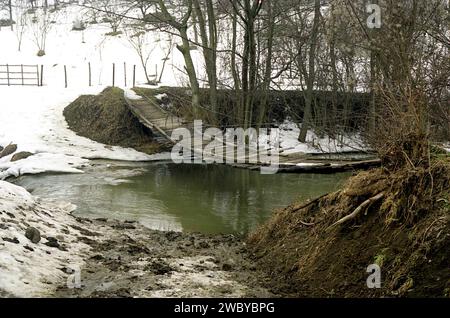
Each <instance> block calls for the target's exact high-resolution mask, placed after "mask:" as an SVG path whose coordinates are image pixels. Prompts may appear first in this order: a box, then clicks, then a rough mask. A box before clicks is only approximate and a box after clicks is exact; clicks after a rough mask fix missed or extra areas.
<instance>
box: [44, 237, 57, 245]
mask: <svg viewBox="0 0 450 318" xmlns="http://www.w3.org/2000/svg"><path fill="white" fill-rule="evenodd" d="M44 244H45V245H47V246H49V247H55V248H59V247H60V244H59V242H58V240H57V239H56V238H54V237H51V236H49V237H47V242H45V243H44Z"/></svg>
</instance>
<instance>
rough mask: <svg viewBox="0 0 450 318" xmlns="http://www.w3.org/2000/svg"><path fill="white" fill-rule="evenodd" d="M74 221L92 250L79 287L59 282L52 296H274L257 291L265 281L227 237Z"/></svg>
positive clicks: (242, 248)
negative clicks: (70, 286) (71, 286)
mask: <svg viewBox="0 0 450 318" xmlns="http://www.w3.org/2000/svg"><path fill="white" fill-rule="evenodd" d="M77 222H78V223H79V227H76V228H77V229H79V230H80V231H81V233H82V234H83V236H82V237H80V241H81V242H83V243H84V244H87V245H88V246H90V248H91V249H90V252H89V254H88V255H87V257H86V260H85V261H86V262H85V264H84V265H83V266H82V267H81V272H80V274H81V287H80V288H69V287H68V286H67V284H65V283H63V284H61V285H60V286H59V287H58V288H57V290H56V293H55V294H54V295H53V296H54V297H272V296H274V294H273V293H272V292H270V291H269V290H268V289H266V288H263V287H261V286H262V285H263V284H266V283H267V281H268V279H267V278H265V276H264V275H263V274H262V273H261V272H259V271H258V270H257V268H256V266H255V265H254V264H253V263H252V262H251V261H249V258H248V255H247V252H246V246H245V244H244V242H243V241H242V240H241V239H239V238H237V237H234V236H232V235H214V236H212V235H202V234H189V233H178V232H159V231H153V230H149V229H147V228H144V227H143V226H141V225H140V224H138V223H134V222H120V221H115V220H106V219H97V220H87V219H80V218H77ZM81 229H82V230H81ZM67 277H68V278H69V274H68V275H67ZM264 282H265V283H264Z"/></svg>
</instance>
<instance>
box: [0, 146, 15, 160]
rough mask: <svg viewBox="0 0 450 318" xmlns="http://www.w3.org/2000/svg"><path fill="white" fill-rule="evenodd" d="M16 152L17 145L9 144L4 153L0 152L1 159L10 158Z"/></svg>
mask: <svg viewBox="0 0 450 318" xmlns="http://www.w3.org/2000/svg"><path fill="white" fill-rule="evenodd" d="M16 150H17V145H16V144H9V145H8V146H6V147H5V149H3V150H2V152H0V158H3V157H6V156H9V155H10V154H13V153H14V152H16Z"/></svg>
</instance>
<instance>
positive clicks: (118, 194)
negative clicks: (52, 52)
mask: <svg viewBox="0 0 450 318" xmlns="http://www.w3.org/2000/svg"><path fill="white" fill-rule="evenodd" d="M84 171H85V173H84V174H40V175H31V176H29V175H28V176H21V177H19V178H17V179H16V180H15V181H14V183H16V184H18V185H20V186H22V187H24V188H26V189H27V190H28V191H30V192H31V193H32V194H33V195H35V196H40V197H43V198H51V199H57V200H61V201H66V202H71V203H73V204H75V205H76V206H77V208H76V210H75V211H74V212H73V214H74V215H76V216H81V217H89V218H114V219H118V220H133V221H139V222H140V223H141V224H143V225H144V226H146V227H149V228H151V229H156V230H164V231H166V230H172V231H187V232H201V233H211V234H216V233H224V234H225V233H227V234H228V233H231V234H236V235H244V234H247V233H248V232H249V231H251V230H253V229H255V227H257V226H258V225H260V224H262V223H263V222H265V221H266V220H267V219H268V218H269V217H270V216H271V215H272V213H273V211H274V210H276V209H280V208H283V207H285V206H287V205H288V204H290V203H292V202H293V201H298V200H306V199H309V198H314V197H317V196H319V195H322V194H324V193H327V192H330V191H335V190H337V189H338V188H339V187H340V186H341V185H342V182H343V181H345V180H346V179H347V178H348V177H349V176H350V174H349V173H342V174H332V175H321V174H276V175H262V174H260V173H259V172H257V171H250V170H245V169H236V168H232V167H230V166H225V165H176V164H173V163H167V162H166V163H164V162H158V163H130V162H118V161H106V160H95V161H92V162H91V165H90V166H88V167H86V168H85V169H84Z"/></svg>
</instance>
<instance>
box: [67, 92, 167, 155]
mask: <svg viewBox="0 0 450 318" xmlns="http://www.w3.org/2000/svg"><path fill="white" fill-rule="evenodd" d="M64 117H65V118H66V121H67V123H68V124H69V128H70V129H72V130H73V131H75V132H76V133H77V134H78V135H80V136H83V137H87V138H89V139H92V140H94V141H97V142H100V143H103V144H106V145H111V146H121V147H131V148H134V149H136V150H138V151H141V152H144V153H147V154H154V153H157V152H160V151H162V149H161V148H160V145H159V144H158V143H157V142H155V141H154V140H153V134H152V132H151V130H149V129H147V128H146V127H144V126H143V125H141V123H139V121H138V119H137V118H136V117H135V116H134V115H133V114H132V113H131V111H130V110H129V109H128V107H127V106H126V102H125V99H124V92H123V90H121V89H120V88H114V87H108V88H106V89H105V90H104V91H103V92H102V93H100V94H99V95H83V96H80V97H79V98H77V99H76V100H75V101H73V102H72V103H71V104H70V105H69V106H67V107H66V108H65V109H64Z"/></svg>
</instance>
